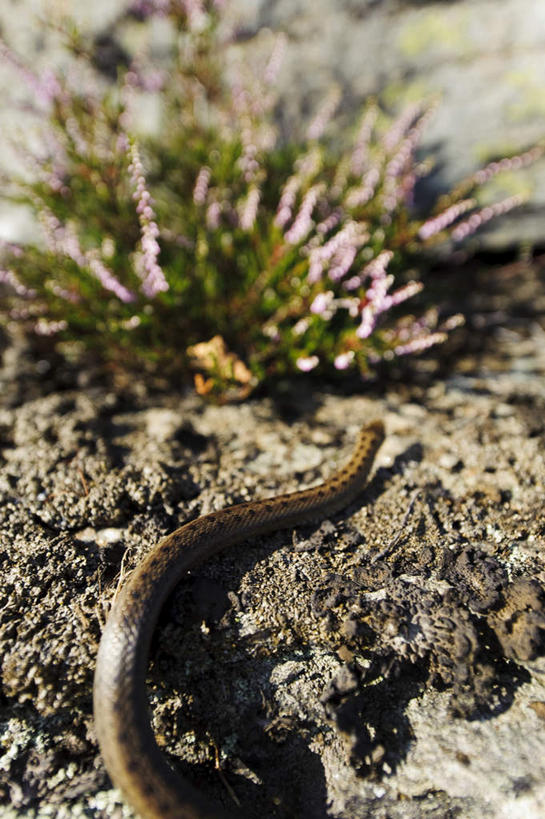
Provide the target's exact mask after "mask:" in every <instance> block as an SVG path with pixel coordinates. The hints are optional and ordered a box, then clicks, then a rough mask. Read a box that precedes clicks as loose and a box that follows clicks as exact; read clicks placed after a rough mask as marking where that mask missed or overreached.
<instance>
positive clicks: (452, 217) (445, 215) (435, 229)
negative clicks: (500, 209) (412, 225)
mask: <svg viewBox="0 0 545 819" xmlns="http://www.w3.org/2000/svg"><path fill="white" fill-rule="evenodd" d="M475 204H476V202H475V199H462V201H461V202H456V203H455V204H454V205H451V206H450V208H447V209H446V210H444V211H443V212H442V213H440V214H439V215H438V216H434V217H433V219H428V220H427V222H424V224H423V225H422V226H421V228H420V230H419V231H418V235H419V237H420V238H421V239H424V241H425V240H426V239H429V238H430V236H435V234H436V233H440V232H441V231H442V230H444V229H445V228H447V227H448V226H449V225H451V224H452V223H453V222H455V221H456V219H457V218H458V217H459V216H461V215H462V213H466V211H468V210H471V208H473V207H475Z"/></svg>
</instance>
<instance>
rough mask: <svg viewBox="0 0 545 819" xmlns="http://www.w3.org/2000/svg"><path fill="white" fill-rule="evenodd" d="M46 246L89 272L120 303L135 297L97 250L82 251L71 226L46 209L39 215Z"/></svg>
mask: <svg viewBox="0 0 545 819" xmlns="http://www.w3.org/2000/svg"><path fill="white" fill-rule="evenodd" d="M39 218H40V222H41V224H42V228H43V231H44V236H45V242H46V246H47V248H48V249H49V250H51V252H52V253H55V254H59V255H62V256H68V258H69V259H72V260H73V261H74V262H75V263H76V264H77V265H78V267H81V268H82V269H87V270H90V271H91V273H92V274H93V275H94V276H95V278H97V279H98V281H99V282H100V283H101V285H102V287H104V289H105V290H109V291H110V292H112V293H114V294H115V295H116V296H117V298H118V299H120V301H122V302H125V303H129V302H131V301H134V300H135V298H136V297H135V295H134V293H132V292H131V291H130V290H128V288H126V287H125V285H123V284H121V282H120V281H119V279H117V278H116V276H115V275H114V274H113V273H112V271H111V270H109V269H108V268H107V267H106V265H105V264H104V262H103V261H102V259H101V258H100V256H99V252H98V250H87V251H83V250H82V248H81V246H80V243H79V239H78V236H77V234H76V232H75V230H74V228H73V227H72V226H71V225H63V224H61V223H60V222H59V220H58V219H57V217H56V216H54V214H52V213H51V211H49V210H47V209H46V208H44V209H42V211H41V212H40V214H39Z"/></svg>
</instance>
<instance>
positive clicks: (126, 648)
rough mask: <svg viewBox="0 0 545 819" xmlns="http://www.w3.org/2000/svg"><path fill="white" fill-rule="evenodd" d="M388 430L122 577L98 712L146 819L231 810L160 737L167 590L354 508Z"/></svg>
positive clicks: (162, 547)
mask: <svg viewBox="0 0 545 819" xmlns="http://www.w3.org/2000/svg"><path fill="white" fill-rule="evenodd" d="M384 434H385V433H384V425H383V424H382V422H381V421H378V420H377V421H374V422H372V423H371V424H369V425H367V426H365V427H363V429H362V430H361V431H360V434H359V438H358V441H357V444H356V446H355V449H354V451H353V454H352V457H351V458H350V460H349V461H348V463H346V464H345V465H344V466H343V467H342V468H341V469H339V470H338V471H336V472H334V473H333V474H332V475H331V477H329V478H328V479H327V480H326V481H324V482H323V483H321V484H319V485H318V486H314V487H311V488H310V489H303V490H299V491H296V492H290V493H288V494H283V495H277V496H275V497H272V498H268V499H267V498H265V499H263V500H253V501H247V502H244V503H239V504H236V505H233V506H228V507H225V508H224V509H220V510H219V511H215V512H211V513H209V514H206V515H202V516H201V517H199V518H196V519H195V520H192V521H190V522H189V523H186V524H184V525H183V526H181V527H180V528H178V529H176V530H175V531H174V532H172V533H171V534H169V535H167V536H166V537H164V538H163V539H162V540H160V541H159V542H158V543H157V544H156V545H155V546H154V547H153V548H152V549H151V551H150V553H149V554H148V555H147V557H146V558H145V559H144V560H143V561H142V562H141V563H140V564H139V565H138V566H137V567H136V569H134V571H133V572H132V573H131V574H130V575H129V577H128V579H127V580H126V581H125V583H124V584H123V586H122V588H121V591H120V593H119V594H118V595H117V597H116V598H115V600H114V603H113V605H112V607H111V610H110V613H109V616H108V618H107V622H106V626H105V628H104V630H103V633H102V637H101V640H100V645H99V649H98V654H97V662H96V668H95V677H94V690H93V709H94V721H95V729H96V735H97V739H98V743H99V747H100V751H101V754H102V758H103V761H104V763H105V766H106V770H107V772H108V774H109V775H110V779H111V780H112V782H113V784H114V785H115V786H117V787H118V788H119V789H120V790H121V792H122V794H123V797H124V798H125V800H126V801H127V802H128V803H129V805H131V807H132V808H133V809H134V810H135V812H136V813H137V814H138V815H139V816H141V817H142V818H143V819H220V817H227V816H228V815H229V814H228V813H226V812H225V811H224V810H223V809H222V808H221V807H220V806H219V805H215V804H212V803H211V802H210V801H209V800H208V798H207V797H205V796H204V795H203V794H202V793H201V792H199V790H198V789H196V788H195V787H194V786H193V785H192V784H191V783H190V782H188V781H186V780H185V779H183V778H182V777H180V776H179V775H178V774H177V773H175V771H174V770H173V768H171V766H170V765H169V764H168V762H167V761H166V759H165V757H164V756H163V754H162V753H161V751H160V749H159V746H158V745H157V742H156V740H155V736H154V733H153V729H152V725H151V717H150V710H149V705H148V701H147V694H146V672H147V666H148V660H149V652H150V643H151V638H152V634H153V632H154V630H155V627H156V624H157V620H158V618H159V614H160V612H161V609H162V607H163V604H164V603H165V601H166V599H167V598H168V596H169V595H170V593H171V592H172V590H173V588H174V587H175V585H176V584H177V583H178V582H179V580H180V579H181V578H182V577H183V576H184V575H185V574H186V573H187V572H188V571H189V570H190V569H193V568H194V567H195V566H197V565H199V564H201V563H202V562H203V561H205V560H207V559H208V558H210V557H212V556H213V555H216V554H217V553H218V552H220V551H221V550H223V549H225V548H226V547H228V546H232V545H233V544H235V543H237V542H240V541H246V540H248V539H250V538H253V537H255V536H258V535H263V534H266V533H269V532H272V531H276V530H279V529H287V528H292V527H294V526H297V525H299V524H305V523H312V522H315V521H318V520H320V519H322V518H324V517H327V516H329V515H331V514H334V513H335V512H339V511H340V510H341V509H343V508H344V507H346V506H347V505H348V504H349V503H350V502H351V501H352V500H353V499H354V498H355V497H356V496H357V495H358V494H359V492H360V491H361V490H362V488H363V485H364V483H365V481H366V479H367V477H368V475H369V472H370V471H371V467H372V464H373V461H374V458H375V454H376V452H377V450H378V449H379V447H380V445H381V444H382V441H383V440H384Z"/></svg>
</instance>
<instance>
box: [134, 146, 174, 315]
mask: <svg viewBox="0 0 545 819" xmlns="http://www.w3.org/2000/svg"><path fill="white" fill-rule="evenodd" d="M129 156H130V159H131V162H130V165H129V173H130V177H131V182H132V184H133V187H134V188H135V191H134V193H133V199H134V200H135V201H136V212H137V214H138V219H139V222H140V235H141V239H140V248H141V255H140V256H139V257H137V260H136V269H137V272H138V274H139V276H140V278H141V279H142V292H143V293H144V295H145V296H146V297H147V298H148V299H153V298H154V297H155V296H156V295H157V294H158V293H161V292H164V291H165V290H168V282H167V280H166V278H165V274H164V273H163V271H162V269H161V267H160V266H159V263H158V262H157V259H158V257H159V253H160V250H161V249H160V247H159V243H158V242H157V237H158V236H159V228H158V227H157V223H156V221H155V213H154V211H153V208H152V198H151V194H150V192H149V190H148V189H147V188H146V178H145V176H144V166H143V165H142V160H141V159H140V153H139V151H138V148H137V146H136V143H135V142H131V144H130V147H129Z"/></svg>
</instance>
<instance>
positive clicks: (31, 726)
mask: <svg viewBox="0 0 545 819" xmlns="http://www.w3.org/2000/svg"><path fill="white" fill-rule="evenodd" d="M510 271H511V272H510V273H508V274H505V276H504V278H503V288H500V290H501V292H497V291H496V290H494V288H492V290H489V291H488V292H487V293H486V294H485V295H486V296H487V299H484V296H483V294H482V293H481V295H480V296H479V295H478V294H476V295H475V298H474V299H473V312H472V314H471V316H470V322H469V332H468V333H467V335H466V341H467V340H468V339H469V341H468V342H467V344H466V346H465V347H463V345H462V346H460V345H459V347H458V349H456V350H454V351H453V352H452V351H451V355H450V357H449V358H448V361H447V362H446V363H444V364H443V365H441V368H440V369H439V370H437V371H436V370H434V367H433V366H432V364H431V363H430V362H432V361H433V360H434V359H433V358H431V356H430V357H429V358H427V359H426V358H424V359H423V360H422V361H421V362H420V364H419V365H418V366H417V367H416V371H417V375H416V376H414V377H411V378H410V379H409V378H405V377H403V378H402V379H401V380H398V381H397V382H396V381H392V380H390V381H384V380H379V381H377V382H376V383H374V384H359V385H358V387H357V390H356V391H353V392H352V393H349V392H348V391H342V390H341V389H339V388H338V387H332V386H331V385H329V387H328V386H326V385H323V384H322V385H321V387H320V386H319V385H318V386H317V385H316V384H315V383H314V382H312V390H311V389H310V384H311V382H307V381H301V383H300V384H285V385H279V386H278V388H277V389H276V391H275V392H274V394H272V395H270V396H261V397H258V398H255V399H254V400H250V401H248V402H246V403H244V404H242V405H238V406H210V405H207V404H204V403H203V402H202V401H201V400H200V399H199V398H198V397H196V396H195V395H194V394H192V393H191V392H186V393H185V394H181V393H180V392H179V391H178V392H176V391H172V390H171V391H165V390H162V391H159V390H152V389H150V388H149V387H148V386H147V385H144V384H139V383H138V382H137V381H136V380H135V381H134V382H132V383H131V382H127V383H126V384H125V386H124V388H120V387H119V385H118V386H117V388H115V389H114V388H113V387H112V386H111V385H110V386H108V385H107V384H106V383H105V382H104V380H103V379H101V378H100V377H98V376H97V375H96V373H94V372H93V371H90V370H86V371H82V372H78V371H77V368H75V367H74V365H67V364H63V363H61V362H59V361H56V362H53V364H51V363H48V361H47V359H45V358H39V357H38V358H36V357H35V356H34V357H30V356H29V355H28V353H27V352H26V351H25V348H24V347H23V346H21V345H20V344H19V343H17V342H16V341H13V340H12V341H11V342H10V344H9V345H8V346H7V347H6V348H5V350H4V365H3V370H2V372H1V374H0V378H1V382H2V394H3V396H4V400H3V408H2V409H1V411H0V436H1V437H0V440H1V460H0V494H1V505H0V518H1V523H2V527H1V538H2V539H1V544H0V574H1V584H0V662H1V679H2V696H1V700H0V736H1V746H0V747H1V750H2V756H1V757H0V814H1V815H5V816H32V817H34V816H36V817H45V816H57V817H73V816H82V817H83V816H85V817H117V816H119V817H121V816H126V817H127V816H131V815H132V814H131V812H130V810H129V809H128V808H127V807H126V806H125V807H124V806H123V801H122V799H121V796H120V794H119V793H118V792H117V791H116V790H114V789H112V787H111V785H110V782H109V779H108V776H107V774H106V772H105V770H104V768H103V765H102V763H101V760H100V756H99V753H98V749H97V745H96V741H95V736H94V730H93V718H92V711H91V688H92V677H93V666H94V657H95V654H96V650H97V646H98V642H99V639H100V633H101V628H102V626H103V624H104V622H105V618H106V617H107V613H108V606H109V602H110V600H111V598H112V595H113V594H114V592H115V589H116V588H117V586H118V583H119V582H120V578H121V579H122V578H123V577H125V576H126V574H127V572H129V571H130V570H131V569H132V568H133V567H134V566H135V565H136V564H137V563H138V561H139V560H140V559H141V558H142V556H143V555H144V554H146V553H147V551H148V550H149V549H150V548H151V547H152V546H153V544H154V543H155V542H156V541H157V540H158V539H159V538H160V537H161V536H162V535H164V534H165V533H167V532H169V531H171V530H172V529H174V528H176V527H177V526H179V525H181V524H182V523H183V522H185V521H187V520H190V519H192V518H194V517H196V516H198V515H199V514H203V513H206V512H209V511H212V510H214V509H220V508H222V507H224V506H226V505H228V504H232V503H236V502H239V501H242V500H247V499H250V498H257V497H266V496H268V495H274V494H276V493H280V492H285V491H290V490H295V489H299V488H302V487H305V486H310V485H312V484H313V483H316V482H319V481H320V480H321V479H322V478H323V477H325V476H326V475H328V474H329V473H330V472H331V471H332V469H334V468H335V466H337V465H338V464H340V463H341V462H342V460H343V459H344V458H345V457H346V456H347V455H348V454H349V452H350V447H351V444H352V443H353V441H354V440H355V437H356V434H357V431H358V428H359V426H360V425H361V424H363V423H365V422H366V421H368V420H369V419H371V418H375V417H379V418H382V419H383V420H384V422H385V424H386V429H387V439H386V441H385V444H384V445H383V447H382V449H381V450H380V452H379V455H378V457H377V463H376V470H375V472H374V475H373V477H372V479H371V482H370V484H369V486H368V488H367V489H366V490H365V491H364V492H363V493H362V495H361V498H360V499H359V500H358V501H357V502H356V503H354V504H353V505H352V506H351V507H350V508H349V509H347V510H345V511H343V512H342V513H340V514H338V515H335V516H334V517H332V518H331V519H330V520H326V521H323V522H322V523H321V524H319V525H317V526H314V527H309V526H301V527H298V528H296V529H295V530H294V531H285V532H279V533H277V534H272V535H270V536H267V537H263V538H259V539H257V540H256V541H255V542H250V543H243V544H241V545H240V546H236V547H233V548H232V549H231V550H230V551H228V552H227V553H226V554H224V555H223V556H220V557H218V558H217V559H215V560H213V561H210V562H209V563H207V564H205V565H203V567H202V568H201V569H199V570H198V571H196V572H195V573H194V574H193V575H191V576H188V577H187V578H186V579H184V580H183V581H182V582H181V583H180V584H179V587H178V588H177V590H176V592H175V594H174V595H173V598H172V600H171V601H170V603H169V604H168V605H167V607H166V610H165V612H164V614H163V616H162V622H161V627H160V629H159V630H158V632H157V635H156V640H155V644H154V647H153V654H152V663H151V665H150V670H149V691H150V700H151V703H152V707H153V713H154V725H155V730H156V732H157V734H158V738H159V742H160V744H161V746H162V747H163V749H164V752H165V754H166V755H167V756H168V757H169V759H170V760H171V762H173V764H175V765H176V766H177V767H178V768H179V769H180V771H181V772H182V773H183V775H184V776H186V777H188V778H189V779H190V780H191V781H192V782H193V783H194V784H195V785H197V786H198V787H199V788H201V789H203V790H205V791H206V792H208V793H209V794H210V795H211V797H213V798H214V799H215V800H216V801H217V802H219V803H221V804H223V805H224V806H226V807H227V808H229V809H230V810H231V811H233V812H234V813H236V814H237V815H241V816H245V817H248V819H252V818H253V817H303V818H306V817H309V819H310V817H312V818H313V819H314V817H316V818H318V817H338V819H357V818H358V817H362V819H363V817H381V818H382V817H392V818H393V819H395V818H396V817H422V816H426V817H428V816H429V817H451V816H452V817H454V816H463V817H507V816H509V817H517V816H520V817H522V816H542V815H545V785H544V784H543V783H544V782H545V732H544V730H543V727H544V723H543V720H544V719H545V658H544V655H545V557H544V554H545V552H544V545H545V514H544V512H545V492H544V489H545V463H544V458H543V451H544V447H543V443H544V440H545V420H544V418H545V415H544V409H545V381H544V375H545V333H544V330H543V321H542V312H541V311H542V305H543V292H544V288H543V281H542V273H541V272H540V270H537V272H536V271H535V270H534V272H533V274H532V275H530V274H529V272H528V271H526V272H524V270H523V269H522V272H521V270H520V269H519V268H516V269H515V270H514V272H513V269H512V268H510ZM517 276H518V278H517ZM497 281H500V282H501V281H502V279H501V277H498V279H497ZM524 288H526V290H525V289H524ZM524 293H526V294H527V297H526V298H525V299H523V300H522V301H521V294H524ZM479 299H481V301H479ZM522 302H524V305H525V306H524V309H523V308H522V307H521V304H522ZM483 304H485V305H486V307H483ZM530 307H531V310H530ZM502 311H503V312H502ZM529 311H530V312H529ZM499 313H501V316H500V318H501V321H500V322H499V324H498V322H497V321H496V319H497V316H498V314H499ZM494 317H496V319H494ZM479 327H480V328H481V330H479ZM482 328H484V330H483V329H482ZM464 343H465V342H464ZM462 347H463V349H462ZM418 373H420V374H419V375H418ZM307 384H308V385H309V389H307Z"/></svg>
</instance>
